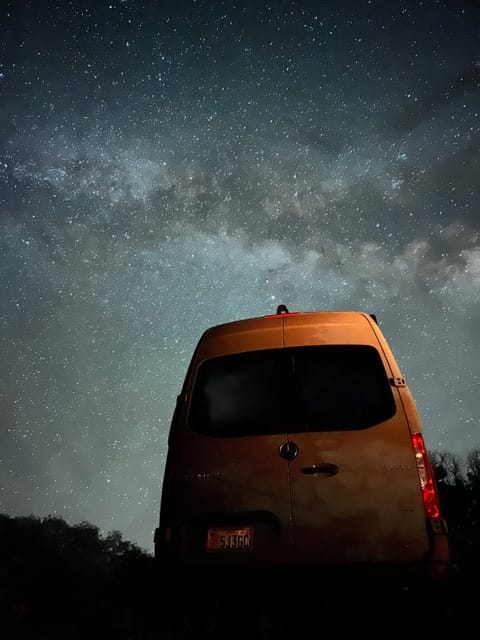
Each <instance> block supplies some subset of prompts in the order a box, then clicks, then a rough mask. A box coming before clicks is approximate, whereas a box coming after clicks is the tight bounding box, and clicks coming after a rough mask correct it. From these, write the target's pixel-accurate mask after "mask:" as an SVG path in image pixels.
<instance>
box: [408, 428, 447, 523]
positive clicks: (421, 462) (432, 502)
mask: <svg viewBox="0 0 480 640" xmlns="http://www.w3.org/2000/svg"><path fill="white" fill-rule="evenodd" d="M412 443H413V449H414V451H415V460H416V462H417V470H418V477H419V479H420V488H421V491H422V499H423V506H424V507H425V513H426V515H427V517H429V518H438V517H439V516H440V501H439V498H438V492H437V484H436V481H435V476H434V474H433V468H432V465H431V463H430V459H429V457H428V454H427V450H426V448H425V443H424V441H423V436H422V435H421V434H420V433H414V434H412Z"/></svg>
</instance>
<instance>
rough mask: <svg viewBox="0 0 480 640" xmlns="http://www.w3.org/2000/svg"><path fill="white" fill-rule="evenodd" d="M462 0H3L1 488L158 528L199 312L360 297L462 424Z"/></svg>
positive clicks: (428, 434)
mask: <svg viewBox="0 0 480 640" xmlns="http://www.w3.org/2000/svg"><path fill="white" fill-rule="evenodd" d="M479 169H480V3H479V2H474V1H470V2H461V1H453V0H449V1H447V0H445V1H440V0H431V1H430V0H424V1H423V2H422V1H420V0H417V1H413V0H397V1H396V2H387V1H386V0H361V1H359V0H352V1H351V2H348V1H342V0H338V1H331V2H328V1H325V2H322V1H320V0H318V1H313V0H310V1H308V0H298V1H294V0H278V1H274V0H256V1H253V0H251V1H248V0H247V1H244V2H241V1H240V0H238V1H228V2H227V1H224V0H215V1H210V2H207V1H205V0H197V1H194V0H192V1H190V2H187V1H183V0H177V1H176V2H171V1H170V0H165V1H163V0H158V1H154V0H96V1H94V0H77V1H75V0H62V1H61V2H60V1H59V0H56V1H53V0H42V2H37V1H36V0H2V3H1V8H0V243H1V244H0V247H1V248H0V287H1V288H0V323H1V327H2V331H1V334H0V340H1V352H0V353H1V357H0V406H1V409H2V411H1V423H0V424H1V427H0V510H1V512H2V513H6V514H9V515H12V516H16V515H30V514H34V515H37V516H40V517H44V516H46V515H48V514H56V515H60V516H61V517H63V518H65V519H66V520H67V521H68V522H71V523H79V522H81V521H88V522H90V523H93V524H95V525H97V526H99V527H100V529H101V530H102V531H104V532H108V531H110V530H114V529H115V530H119V531H121V532H122V533H123V534H124V536H125V538H127V539H129V540H131V541H133V542H136V543H137V544H139V545H140V546H141V547H142V548H144V549H147V550H151V549H152V548H153V531H154V528H155V526H156V524H157V520H158V510H159V499H160V491H161V482H162V477H163V467H164V461H165V452H166V441H167V435H168V428H169V422H170V419H171V416H172V412H173V407H174V403H175V397H176V395H177V393H178V392H179V390H180V386H181V383H182V381H183V376H184V374H185V371H186V367H187V365H188V361H189V358H190V356H191V353H192V351H193V348H194V346H195V344H196V342H197V340H198V338H199V337H200V335H201V333H202V332H203V331H204V330H205V329H206V328H207V327H208V326H210V325H212V324H218V323H220V322H224V321H229V320H236V319H239V318H243V317H249V316H257V315H264V314H268V313H272V312H274V311H275V309H276V306H277V305H278V304H280V303H284V304H287V306H288V307H289V308H290V310H296V311H300V310H306V311H313V310H323V309H325V310H331V309H338V310H352V309H355V310H363V311H367V312H370V313H375V314H376V315H377V317H378V319H379V322H380V326H381V328H382V330H383V332H384V334H385V335H386V337H387V339H388V340H389V342H390V344H391V346H392V349H393V351H394V353H395V355H396V356H397V360H398V361H399V364H400V366H401V368H402V370H403V373H404V375H405V376H406V378H407V381H408V382H409V384H410V386H411V389H412V392H413V394H414V396H415V399H416V400H417V404H418V406H419V409H420V412H421V414H422V417H423V422H424V432H425V438H426V441H427V445H428V446H429V447H430V448H431V449H435V450H440V451H447V452H451V453H454V454H456V455H460V456H463V455H464V453H465V452H469V451H471V450H472V449H475V448H477V447H480V430H479V415H480V394H479V376H480V358H479V338H480V212H479V204H480V180H479Z"/></svg>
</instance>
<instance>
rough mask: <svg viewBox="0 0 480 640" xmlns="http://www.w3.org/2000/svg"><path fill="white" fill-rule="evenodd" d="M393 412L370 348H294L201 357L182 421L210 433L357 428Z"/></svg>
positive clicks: (375, 354) (380, 369) (382, 373)
mask: <svg viewBox="0 0 480 640" xmlns="http://www.w3.org/2000/svg"><path fill="white" fill-rule="evenodd" d="M394 412H395V403H394V400H393V395H392V391H391V388H390V384H389V381H388V379H387V375H386V373H385V370H384V367H383V364H382V361H381V359H380V356H379V354H378V352H377V351H376V350H375V349H374V348H373V347H369V346H362V345H358V346H357V345H335V346H333V345H328V346H315V347H296V348H287V349H276V350H265V351H255V352H247V353H241V354H234V355H230V356H223V357H221V358H215V359H212V360H209V361H207V362H204V363H203V364H202V365H201V366H200V367H199V370H198V375H197V379H196V381H195V388H194V392H193V397H192V404H191V408H190V415H189V425H190V427H191V428H192V429H194V430H195V431H198V432H200V433H205V434H209V435H214V436H218V437H229V436H240V435H255V434H258V435H260V434H272V433H283V432H288V433H295V432H304V431H332V430H348V429H364V428H367V427H370V426H373V425H375V424H378V423H379V422H382V421H384V420H386V419H388V418H390V417H391V416H392V415H393V414H394Z"/></svg>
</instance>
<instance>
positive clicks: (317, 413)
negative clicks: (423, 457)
mask: <svg viewBox="0 0 480 640" xmlns="http://www.w3.org/2000/svg"><path fill="white" fill-rule="evenodd" d="M344 317H345V316H342V318H343V319H342V321H341V322H340V320H338V321H337V322H335V317H334V316H329V318H330V319H331V322H330V323H328V324H327V325H323V326H322V325H321V323H319V322H318V319H317V320H316V321H315V322H312V325H311V326H310V327H309V326H308V322H306V319H305V317H304V316H303V317H298V318H297V317H294V316H292V317H287V318H286V319H285V350H286V351H290V353H291V358H292V364H291V366H292V372H293V377H292V381H293V382H292V384H293V387H294V396H295V402H296V407H297V409H296V412H295V413H294V414H292V416H291V427H290V430H289V431H288V435H287V438H288V441H289V442H290V443H291V446H292V447H293V448H294V449H295V451H296V455H295V457H294V458H292V459H291V461H290V462H289V476H290V489H291V507H292V526H293V538H294V548H295V555H296V557H297V559H298V561H300V562H301V561H302V560H305V561H308V562H322V563H323V562H326V563H329V562H338V561H341V562H346V561H347V562H348V561H350V562H352V563H356V562H382V563H386V562H387V563H388V562H405V561H418V560H420V559H422V558H423V557H424V556H425V553H426V552H427V550H428V537H427V531H426V525H425V512H424V508H423V503H422V498H421V493H420V485H419V479H418V473H417V467H416V461H415V456H414V451H413V447H412V442H411V435H410V430H409V426H408V422H407V417H406V416H405V413H404V410H403V406H402V404H401V402H400V398H399V393H398V389H396V388H395V387H394V386H393V384H392V381H393V373H392V369H391V367H390V362H389V361H388V360H387V358H386V353H388V354H390V352H389V350H388V347H387V348H385V349H384V348H383V345H382V342H381V340H382V338H381V337H380V340H379V339H378V334H379V330H378V329H375V330H374V329H373V328H372V327H371V324H370V322H369V321H368V319H366V318H365V322H364V323H363V325H362V323H360V324H359V323H358V317H357V318H356V321H355V323H352V324H349V323H348V322H345V321H344ZM312 335H316V340H317V342H318V344H317V345H316V346H311V343H312ZM302 345H303V346H302ZM395 366H396V365H395Z"/></svg>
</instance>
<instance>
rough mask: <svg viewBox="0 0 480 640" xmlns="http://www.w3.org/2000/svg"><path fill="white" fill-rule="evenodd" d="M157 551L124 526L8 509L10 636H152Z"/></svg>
mask: <svg viewBox="0 0 480 640" xmlns="http://www.w3.org/2000/svg"><path fill="white" fill-rule="evenodd" d="M152 569H153V558H152V556H151V555H150V554H148V553H147V552H145V551H143V550H142V549H140V548H139V547H138V546H137V545H135V544H133V543H131V542H129V541H125V540H123V537H122V534H121V533H120V532H118V531H113V532H111V533H109V534H108V535H107V536H106V537H105V538H102V536H101V535H100V532H99V529H98V527H96V526H94V525H92V524H90V523H88V522H82V523H80V524H76V525H73V526H71V525H68V524H67V523H66V522H65V521H64V520H63V519H62V518H59V517H57V516H49V517H46V518H38V517H35V516H29V517H17V518H13V517H10V516H6V515H1V516H0V616H1V620H2V622H3V625H2V626H3V629H4V630H5V631H6V634H5V635H3V637H5V638H15V639H16V638H22V637H24V638H28V639H31V640H35V639H36V638H43V639H45V640H50V639H52V640H56V639H57V638H62V639H64V638H69V639H72V640H76V639H77V638H78V639H80V638H82V639H84V638H89V639H93V638H97V637H98V638H100V637H101V638H108V637H113V636H114V637H115V638H118V639H119V640H123V639H125V640H126V639H127V638H128V639H129V640H136V639H139V640H140V639H141V640H143V639H145V638H147V637H151V636H149V635H148V633H149V627H151V625H150V624H149V623H150V617H149V616H150V615H151V613H150V612H151V611H152V608H151V607H150V606H149V598H150V594H151V593H152V592H151V585H152Z"/></svg>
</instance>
